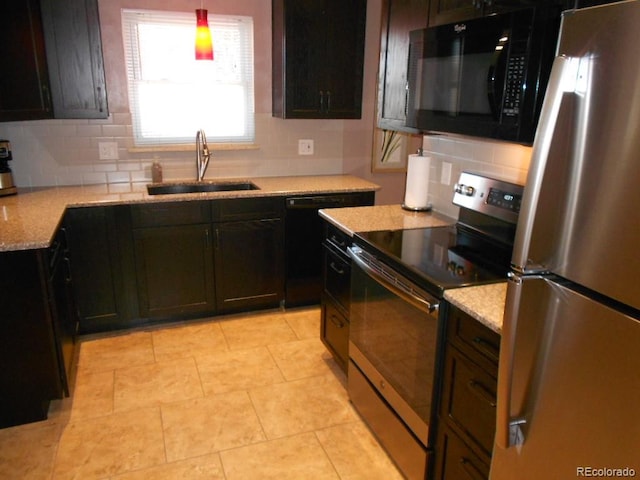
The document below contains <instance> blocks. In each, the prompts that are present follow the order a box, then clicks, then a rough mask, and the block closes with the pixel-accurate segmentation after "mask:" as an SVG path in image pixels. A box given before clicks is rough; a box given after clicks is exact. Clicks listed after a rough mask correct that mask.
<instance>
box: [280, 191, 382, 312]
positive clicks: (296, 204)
mask: <svg viewBox="0 0 640 480" xmlns="http://www.w3.org/2000/svg"><path fill="white" fill-rule="evenodd" d="M374 200H375V192H373V191H368V192H349V193H332V194H323V195H304V196H296V197H287V199H286V206H287V212H286V218H285V247H286V248H285V258H286V290H285V304H286V306H288V307H290V306H300V305H312V304H316V303H320V295H321V292H322V237H323V232H322V219H321V218H320V216H319V215H318V210H320V209H323V208H338V207H357V206H366V205H373V203H374Z"/></svg>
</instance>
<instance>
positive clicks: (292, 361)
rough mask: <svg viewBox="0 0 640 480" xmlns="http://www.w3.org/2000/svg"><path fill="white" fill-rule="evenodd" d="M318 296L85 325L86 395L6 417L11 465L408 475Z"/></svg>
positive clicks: (196, 474)
mask: <svg viewBox="0 0 640 480" xmlns="http://www.w3.org/2000/svg"><path fill="white" fill-rule="evenodd" d="M319 332H320V310H319V309H318V308H317V307H313V308H300V309H292V310H287V311H280V310H279V311H270V312H258V313H252V314H246V315H234V316H229V317H224V318H215V319H203V320H201V321H194V322H185V323H183V324H180V325H171V326H167V327H166V328H152V329H145V330H136V331H134V332H127V333H123V334H120V335H108V336H104V337H102V338H95V337H92V338H90V339H83V340H82V341H81V343H80V353H79V357H78V369H77V376H76V384H75V389H74V396H73V398H71V399H65V400H61V401H56V402H53V403H52V406H51V409H50V415H49V419H48V420H46V421H44V422H37V423H34V424H29V425H23V426H18V427H12V428H8V429H0V478H10V479H23V478H24V479H29V480H31V479H33V480H66V479H82V480H85V479H87V480H90V479H96V480H139V479H147V478H154V479H160V480H162V479H174V478H188V479H193V480H199V479H204V478H206V479H209V480H211V479H213V480H251V479H260V480H263V479H271V478H274V479H275V478H277V479H278V480H281V479H285V480H286V479H296V480H298V479H300V478H304V479H305V480H306V479H311V480H314V479H319V480H324V479H345V480H346V479H349V480H353V479H359V478H362V479H367V480H372V479H378V478H379V479H384V480H392V479H401V478H402V477H401V475H400V474H399V473H398V471H397V469H396V468H395V467H394V465H393V464H392V463H391V461H390V460H389V458H388V456H387V455H386V454H385V452H384V451H383V450H382V449H381V448H380V446H379V445H378V443H377V442H376V440H375V439H374V437H373V436H372V435H371V433H370V432H369V430H368V429H367V427H366V426H365V425H364V423H363V422H362V421H361V420H360V418H359V417H358V415H357V413H356V412H355V410H354V409H353V408H352V406H351V404H350V403H349V400H348V396H347V393H346V390H345V385H346V382H345V379H346V377H345V376H344V373H343V372H342V371H341V370H340V369H339V367H338V366H337V364H336V363H335V362H334V360H333V358H332V357H331V355H330V354H329V353H328V352H327V351H326V349H325V348H324V345H323V344H322V342H321V341H320V339H319Z"/></svg>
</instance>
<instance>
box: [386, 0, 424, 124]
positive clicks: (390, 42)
mask: <svg viewBox="0 0 640 480" xmlns="http://www.w3.org/2000/svg"><path fill="white" fill-rule="evenodd" d="M382 15H383V16H382V29H381V37H380V68H379V75H380V77H379V80H378V126H379V127H380V128H384V129H389V130H408V127H405V123H406V119H407V112H406V108H407V94H408V89H407V82H408V78H407V75H408V60H409V32H410V31H412V30H418V29H421V28H426V26H427V19H428V16H429V0H386V2H385V3H384V4H383V7H382Z"/></svg>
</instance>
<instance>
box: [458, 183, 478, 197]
mask: <svg viewBox="0 0 640 480" xmlns="http://www.w3.org/2000/svg"><path fill="white" fill-rule="evenodd" d="M454 190H455V192H456V193H459V194H461V195H466V196H467V197H473V194H474V193H475V191H476V189H475V188H473V187H472V186H471V185H464V184H462V183H456V185H455V188H454Z"/></svg>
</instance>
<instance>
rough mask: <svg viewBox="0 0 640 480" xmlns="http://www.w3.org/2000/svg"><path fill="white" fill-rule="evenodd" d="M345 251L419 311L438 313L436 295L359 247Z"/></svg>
mask: <svg viewBox="0 0 640 480" xmlns="http://www.w3.org/2000/svg"><path fill="white" fill-rule="evenodd" d="M347 253H348V254H349V256H350V257H351V258H352V259H353V261H354V262H355V263H356V265H358V266H359V267H360V268H361V269H362V270H363V271H364V272H365V273H366V274H367V275H369V277H371V278H372V279H373V280H375V281H376V282H378V283H379V284H380V285H382V286H383V287H384V288H386V289H387V290H389V291H391V292H392V293H394V294H395V295H398V296H399V297H400V298H402V299H403V300H405V301H407V302H409V303H410V304H412V305H413V306H415V307H416V308H418V309H420V310H421V311H423V312H426V313H428V314H430V315H433V316H437V315H438V309H439V308H440V302H439V301H438V299H437V298H436V297H433V296H431V295H429V294H428V293H427V292H425V291H424V290H422V289H421V288H419V287H418V286H416V285H414V284H413V283H412V282H410V281H409V280H407V279H405V278H404V277H401V276H400V275H398V274H397V273H395V272H394V271H393V270H391V269H390V268H389V267H386V266H385V265H383V264H382V263H381V262H379V261H377V260H376V259H375V258H374V257H373V256H371V255H368V254H367V253H365V252H364V251H363V250H362V249H361V248H359V247H356V246H352V247H348V248H347Z"/></svg>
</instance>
